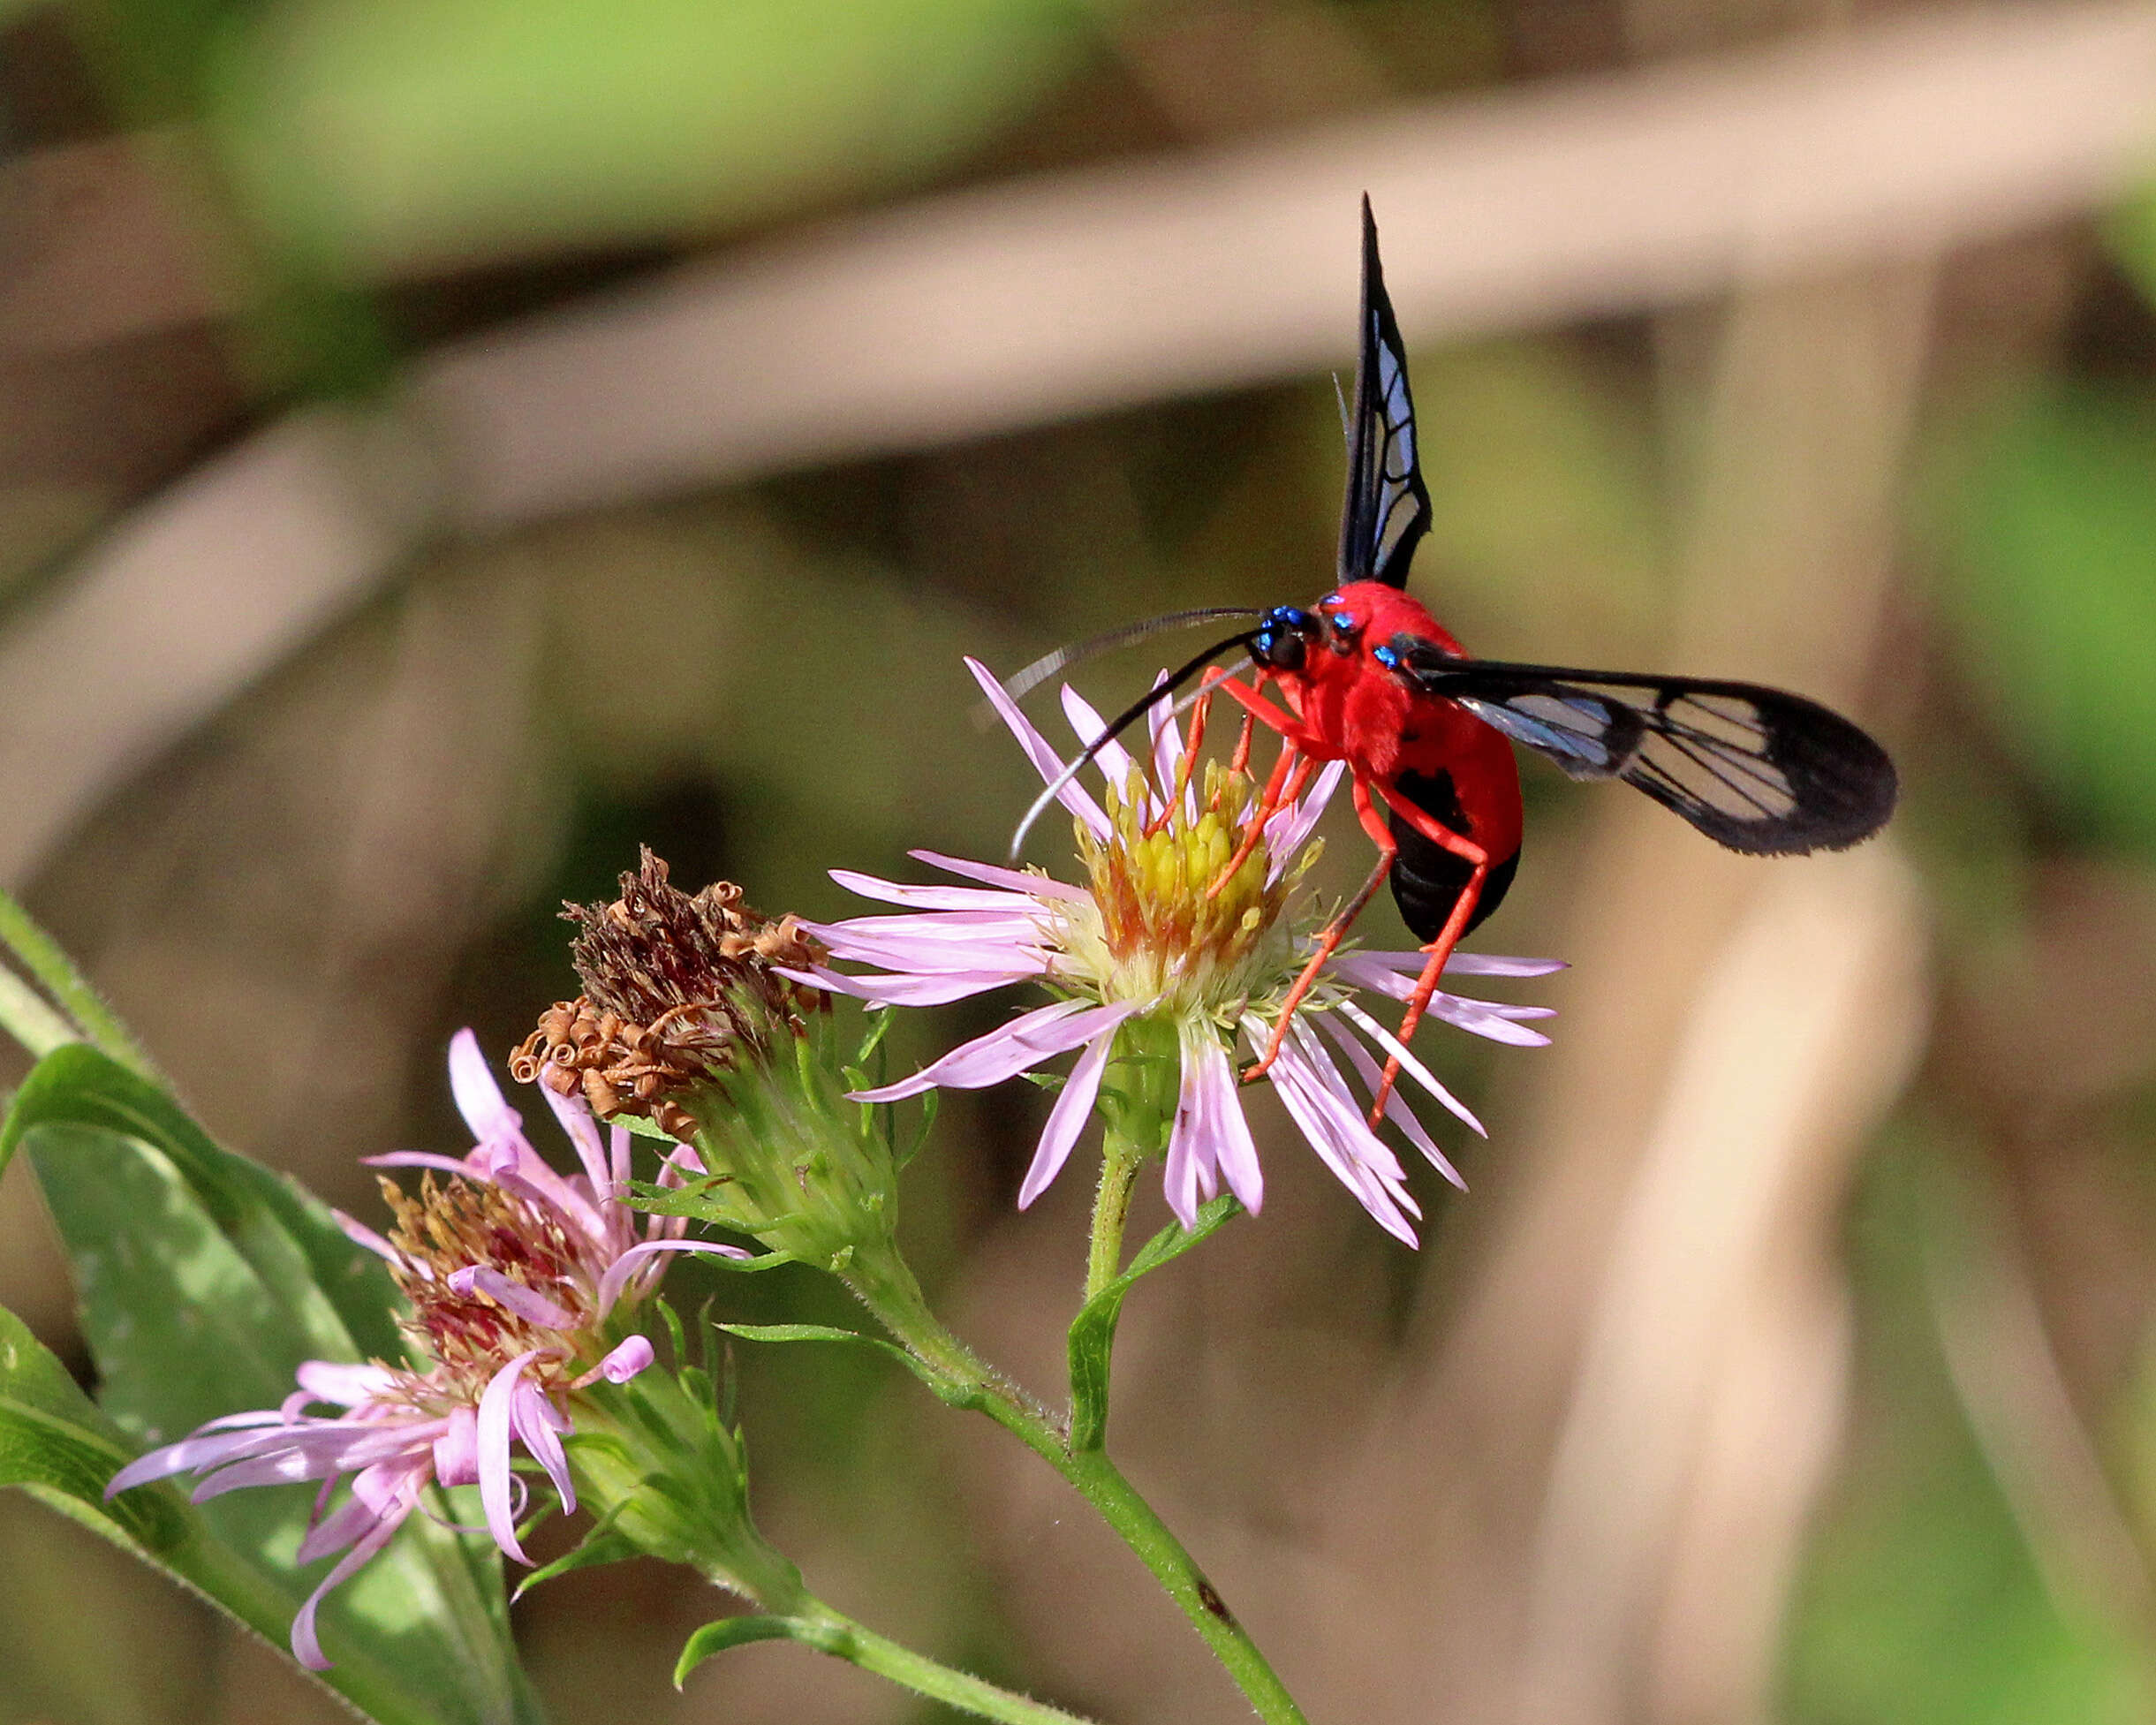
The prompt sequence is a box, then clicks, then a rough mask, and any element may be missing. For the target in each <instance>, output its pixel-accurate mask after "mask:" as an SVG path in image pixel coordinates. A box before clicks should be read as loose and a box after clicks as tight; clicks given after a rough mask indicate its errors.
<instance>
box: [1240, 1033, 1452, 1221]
mask: <svg viewBox="0 0 2156 1725" xmlns="http://www.w3.org/2000/svg"><path fill="white" fill-rule="evenodd" d="M1271 1077H1272V1079H1273V1089H1274V1092H1275V1094H1277V1095H1278V1096H1279V1098H1280V1100H1281V1102H1282V1105H1283V1106H1284V1107H1285V1108H1287V1110H1288V1112H1289V1114H1290V1116H1292V1117H1293V1119H1294V1121H1295V1124H1297V1127H1299V1128H1300V1129H1301V1131H1302V1133H1303V1136H1304V1138H1305V1139H1306V1140H1307V1141H1308V1142H1309V1145H1310V1147H1311V1148H1312V1149H1313V1150H1315V1151H1316V1152H1317V1153H1318V1157H1319V1160H1320V1161H1323V1162H1324V1163H1325V1165H1326V1166H1327V1167H1328V1168H1329V1169H1332V1170H1333V1173H1334V1175H1335V1177H1336V1178H1337V1179H1338V1180H1339V1181H1340V1184H1342V1185H1343V1186H1345V1187H1346V1188H1347V1189H1348V1190H1349V1191H1350V1192H1352V1193H1353V1194H1354V1195H1355V1199H1356V1201H1357V1202H1358V1203H1359V1204H1360V1205H1361V1206H1362V1207H1363V1208H1364V1209H1365V1210H1367V1211H1368V1212H1369V1213H1370V1215H1371V1217H1372V1219H1373V1221H1375V1222H1377V1224H1378V1226H1379V1227H1381V1228H1382V1229H1384V1230H1385V1231H1386V1232H1387V1233H1388V1234H1390V1235H1392V1236H1394V1237H1396V1238H1397V1239H1399V1240H1402V1241H1403V1242H1405V1243H1406V1244H1407V1245H1415V1244H1416V1239H1415V1229H1414V1227H1413V1225H1412V1224H1411V1222H1409V1221H1408V1219H1407V1216H1406V1214H1404V1212H1403V1208H1402V1207H1401V1205H1400V1203H1399V1202H1398V1200H1397V1199H1396V1196H1395V1194H1394V1192H1392V1191H1390V1190H1388V1187H1387V1186H1386V1184H1385V1183H1384V1182H1382V1181H1381V1180H1380V1179H1379V1178H1378V1177H1377V1176H1376V1175H1375V1174H1374V1173H1373V1170H1372V1169H1370V1168H1369V1166H1368V1165H1367V1163H1366V1161H1365V1158H1364V1155H1363V1154H1362V1151H1363V1146H1360V1145H1359V1144H1358V1141H1357V1135H1358V1131H1359V1134H1360V1136H1361V1137H1362V1138H1369V1137H1370V1134H1369V1129H1368V1128H1367V1127H1365V1126H1363V1124H1362V1122H1361V1120H1360V1118H1359V1116H1356V1115H1354V1114H1353V1112H1352V1111H1351V1110H1349V1111H1345V1112H1343V1111H1342V1110H1340V1109H1338V1108H1336V1107H1334V1106H1328V1104H1329V1103H1330V1101H1331V1099H1330V1098H1329V1097H1328V1096H1327V1094H1326V1093H1325V1090H1324V1086H1322V1084H1321V1083H1320V1081H1319V1080H1318V1078H1317V1076H1316V1074H1315V1072H1314V1071H1312V1070H1310V1068H1309V1065H1308V1063H1307V1061H1306V1058H1305V1055H1303V1054H1302V1053H1301V1051H1300V1050H1299V1049H1297V1048H1295V1047H1294V1045H1293V1044H1292V1043H1289V1044H1286V1045H1283V1046H1282V1048H1281V1051H1280V1055H1279V1057H1278V1058H1277V1059H1275V1061H1274V1063H1273V1067H1272V1071H1271ZM1370 1142H1371V1144H1372V1145H1376V1143H1377V1140H1376V1139H1370ZM1379 1147H1380V1148H1381V1147H1382V1146H1379Z"/></svg>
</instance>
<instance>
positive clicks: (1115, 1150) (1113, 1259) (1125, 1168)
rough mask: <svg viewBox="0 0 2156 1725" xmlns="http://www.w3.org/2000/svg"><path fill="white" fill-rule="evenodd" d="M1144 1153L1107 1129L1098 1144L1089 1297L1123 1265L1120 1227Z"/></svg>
mask: <svg viewBox="0 0 2156 1725" xmlns="http://www.w3.org/2000/svg"><path fill="white" fill-rule="evenodd" d="M1145 1160H1146V1154H1145V1152H1144V1151H1143V1150H1141V1149H1140V1148H1139V1146H1137V1145H1135V1144H1133V1143H1132V1142H1131V1140H1130V1139H1127V1138H1125V1137H1124V1136H1123V1134H1122V1133H1121V1132H1118V1131H1114V1130H1113V1129H1110V1130H1109V1131H1108V1133H1107V1134H1106V1135H1105V1136H1104V1137H1103V1139H1102V1140H1101V1184H1100V1186H1099V1187H1098V1188H1097V1189H1096V1190H1095V1191H1094V1192H1093V1242H1092V1244H1091V1245H1090V1246H1088V1247H1087V1249H1086V1298H1087V1299H1088V1300H1091V1299H1092V1298H1093V1296H1094V1295H1096V1294H1098V1293H1099V1292H1100V1291H1101V1290H1102V1289H1103V1288H1105V1287H1107V1286H1108V1283H1109V1282H1113V1281H1114V1280H1115V1279H1116V1272H1117V1271H1119V1270H1121V1269H1122V1268H1123V1228H1124V1226H1125V1224H1127V1223H1128V1222H1130V1220H1131V1187H1132V1186H1133V1185H1134V1184H1136V1183H1137V1180H1138V1170H1139V1167H1140V1166H1141V1165H1143V1163H1144V1162H1145Z"/></svg>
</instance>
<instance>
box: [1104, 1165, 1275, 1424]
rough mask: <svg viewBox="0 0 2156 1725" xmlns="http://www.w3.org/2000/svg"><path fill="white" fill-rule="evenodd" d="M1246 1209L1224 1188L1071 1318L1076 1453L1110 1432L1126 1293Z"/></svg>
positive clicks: (1142, 1250) (1142, 1251) (1157, 1238)
mask: <svg viewBox="0 0 2156 1725" xmlns="http://www.w3.org/2000/svg"><path fill="white" fill-rule="evenodd" d="M1242 1211H1243V1207H1242V1205H1240V1204H1238V1203H1237V1201H1236V1199H1235V1195H1234V1194H1233V1193H1232V1192H1222V1194H1221V1195H1220V1196H1219V1197H1218V1198H1216V1199H1213V1200H1212V1202H1210V1203H1208V1204H1207V1205H1204V1206H1203V1207H1200V1208H1199V1212H1198V1225H1197V1226H1196V1227H1195V1228H1185V1227H1184V1226H1183V1224H1182V1223H1181V1222H1170V1223H1169V1225H1168V1226H1167V1227H1165V1228H1163V1229H1161V1231H1160V1232H1159V1233H1157V1234H1155V1235H1154V1237H1152V1238H1151V1239H1150V1240H1147V1241H1146V1244H1145V1245H1142V1246H1140V1247H1139V1251H1138V1255H1137V1256H1136V1257H1134V1258H1132V1259H1131V1261H1130V1263H1129V1264H1128V1265H1127V1266H1126V1267H1124V1269H1123V1273H1122V1274H1121V1275H1118V1276H1117V1277H1116V1279H1115V1280H1114V1281H1113V1282H1109V1283H1108V1286H1107V1287H1105V1288H1103V1289H1101V1291H1100V1292H1099V1293H1097V1294H1095V1295H1094V1296H1093V1298H1091V1299H1089V1300H1087V1301H1086V1304H1085V1305H1082V1306H1080V1307H1079V1308H1078V1316H1077V1317H1075V1318H1073V1319H1072V1320H1070V1448H1071V1449H1072V1450H1073V1451H1074V1452H1075V1451H1080V1450H1086V1449H1099V1448H1100V1447H1101V1444H1102V1442H1103V1441H1106V1439H1107V1436H1108V1359H1109V1356H1110V1355H1111V1354H1112V1353H1113V1352H1114V1351H1115V1347H1116V1322H1117V1320H1119V1319H1121V1317H1122V1316H1123V1296H1124V1295H1125V1294H1127V1293H1129V1292H1130V1291H1131V1289H1132V1288H1133V1287H1134V1286H1135V1285H1136V1284H1137V1282H1138V1279H1139V1277H1140V1276H1142V1275H1151V1274H1152V1273H1153V1272H1154V1270H1157V1269H1159V1268H1160V1267H1161V1265H1163V1264H1167V1263H1170V1262H1172V1261H1174V1260H1176V1259H1177V1258H1180V1257H1181V1256H1182V1255H1183V1254H1184V1252H1188V1251H1189V1250H1190V1249H1191V1247H1192V1246H1194V1245H1197V1244H1198V1243H1199V1241H1200V1240H1203V1239H1205V1238H1207V1237H1208V1236H1210V1235H1212V1234H1214V1233H1217V1232H1218V1231H1219V1229H1220V1228H1221V1225H1222V1223H1223V1222H1226V1221H1227V1220H1228V1219H1229V1217H1230V1216H1236V1215H1240V1214H1242Z"/></svg>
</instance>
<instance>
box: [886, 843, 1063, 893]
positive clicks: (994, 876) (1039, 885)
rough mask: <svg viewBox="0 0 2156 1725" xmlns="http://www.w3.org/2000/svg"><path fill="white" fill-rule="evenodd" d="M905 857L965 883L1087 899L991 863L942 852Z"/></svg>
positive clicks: (1044, 878) (913, 853)
mask: <svg viewBox="0 0 2156 1725" xmlns="http://www.w3.org/2000/svg"><path fill="white" fill-rule="evenodd" d="M906 855H908V856H909V857H911V858H912V859H913V860H914V861H916V862H925V863H927V865H928V866H930V867H931V868H940V869H942V871H943V872H944V873H945V874H957V875H959V876H962V877H963V878H965V880H968V881H987V882H988V884H989V885H991V886H998V887H1009V888H1010V889H1012V890H1013V891H1017V892H1023V893H1026V894H1029V895H1031V896H1032V897H1035V898H1066V899H1075V898H1083V897H1086V892H1085V890H1084V889H1082V888H1079V887H1072V886H1066V885H1064V884H1063V881H1051V880H1050V879H1049V878H1048V876H1047V875H1045V874H1027V873H1026V872H1025V870H1024V869H1022V868H998V867H997V866H995V864H994V863H981V862H968V861H967V860H966V859H965V858H963V857H947V856H945V855H944V854H943V853H942V851H907V852H906Z"/></svg>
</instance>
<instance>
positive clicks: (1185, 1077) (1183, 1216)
mask: <svg viewBox="0 0 2156 1725" xmlns="http://www.w3.org/2000/svg"><path fill="white" fill-rule="evenodd" d="M1181 1041H1182V1044H1183V1050H1182V1052H1183V1062H1182V1071H1181V1072H1180V1074H1179V1075H1178V1078H1177V1082H1176V1117H1175V1120H1174V1123H1173V1124H1171V1125H1170V1126H1169V1129H1168V1167H1167V1169H1166V1170H1165V1171H1164V1173H1163V1174H1162V1176H1161V1190H1162V1191H1163V1192H1165V1193H1166V1195H1167V1198H1168V1207H1169V1209H1170V1210H1172V1211H1174V1212H1175V1215H1176V1221H1177V1222H1181V1223H1182V1224H1183V1225H1184V1227H1185V1228H1192V1227H1195V1226H1196V1225H1197V1222H1198V1187H1199V1182H1200V1181H1201V1180H1202V1179H1203V1178H1204V1169H1206V1167H1207V1165H1208V1164H1209V1163H1210V1162H1211V1161H1212V1158H1213V1146H1212V1145H1211V1144H1210V1143H1209V1142H1208V1141H1207V1138H1206V1133H1205V1124H1206V1123H1205V1118H1204V1105H1203V1100H1202V1096H1203V1088H1204V1086H1203V1084H1202V1082H1201V1080H1200V1079H1199V1062H1198V1060H1197V1058H1196V1056H1195V1054H1194V1052H1193V1050H1192V1048H1191V1038H1190V1037H1189V1036H1187V1035H1186V1036H1184V1037H1183V1038H1182V1039H1181Z"/></svg>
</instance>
